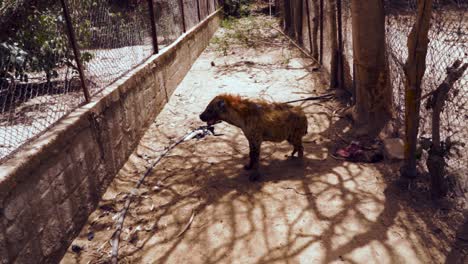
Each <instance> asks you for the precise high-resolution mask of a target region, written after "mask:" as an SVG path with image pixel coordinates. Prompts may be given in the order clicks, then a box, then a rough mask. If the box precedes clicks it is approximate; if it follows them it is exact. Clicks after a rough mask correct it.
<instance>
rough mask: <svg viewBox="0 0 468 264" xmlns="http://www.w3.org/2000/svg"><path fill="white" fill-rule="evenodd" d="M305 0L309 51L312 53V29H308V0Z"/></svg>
mask: <svg viewBox="0 0 468 264" xmlns="http://www.w3.org/2000/svg"><path fill="white" fill-rule="evenodd" d="M305 1H306V9H307V10H306V11H307V27H308V28H309V45H310V53H311V54H312V30H311V29H310V8H309V0H305Z"/></svg>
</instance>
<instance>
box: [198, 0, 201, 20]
mask: <svg viewBox="0 0 468 264" xmlns="http://www.w3.org/2000/svg"><path fill="white" fill-rule="evenodd" d="M197 13H198V22H201V14H200V0H197Z"/></svg>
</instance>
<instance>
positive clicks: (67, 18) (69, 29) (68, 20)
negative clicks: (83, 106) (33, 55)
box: [60, 0, 91, 103]
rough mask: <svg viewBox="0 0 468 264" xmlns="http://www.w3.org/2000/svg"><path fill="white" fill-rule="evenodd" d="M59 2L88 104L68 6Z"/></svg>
mask: <svg viewBox="0 0 468 264" xmlns="http://www.w3.org/2000/svg"><path fill="white" fill-rule="evenodd" d="M60 2H61V3H62V9H63V15H64V17H65V23H66V25H67V33H68V39H69V40H70V44H71V46H72V49H73V55H75V61H76V66H77V67H78V74H79V75H80V80H81V86H82V87H83V94H84V97H85V101H86V102H87V103H89V101H90V98H91V96H90V94H89V90H88V86H87V85H86V79H85V75H84V71H83V64H81V54H80V50H79V49H78V43H77V42H76V36H75V31H73V24H72V21H71V17H70V13H69V12H68V6H67V4H66V3H65V0H60Z"/></svg>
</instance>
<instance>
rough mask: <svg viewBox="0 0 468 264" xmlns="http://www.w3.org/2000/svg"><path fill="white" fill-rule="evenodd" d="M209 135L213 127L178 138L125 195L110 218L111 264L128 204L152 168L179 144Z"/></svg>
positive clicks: (113, 261)
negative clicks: (112, 229) (112, 225)
mask: <svg viewBox="0 0 468 264" xmlns="http://www.w3.org/2000/svg"><path fill="white" fill-rule="evenodd" d="M217 123H219V122H217ZM209 134H212V135H216V134H215V133H214V127H213V126H200V127H199V128H197V129H194V130H193V131H192V132H189V133H187V134H186V135H185V136H183V137H182V138H180V139H179V140H178V141H176V142H175V143H173V144H172V145H170V146H169V147H167V148H166V150H165V151H164V152H163V153H162V154H161V155H160V156H159V157H158V158H157V159H156V160H155V161H154V162H153V163H152V164H151V166H149V167H148V169H147V170H146V172H145V174H143V175H142V176H141V177H140V179H139V180H138V182H137V185H136V186H135V188H134V189H133V190H132V191H131V192H130V193H129V194H128V195H126V197H125V199H126V201H125V205H124V208H123V209H122V211H121V212H120V213H118V214H116V215H115V216H114V217H113V218H112V219H113V220H116V221H117V224H116V230H115V232H114V233H113V234H112V237H111V242H110V243H111V245H112V253H111V263H113V264H117V263H118V253H119V242H120V234H121V233H122V228H123V224H124V220H125V216H126V215H127V212H128V209H129V208H130V204H131V202H132V201H133V199H134V198H135V197H138V196H139V195H141V194H142V193H141V192H139V191H138V189H139V188H140V186H141V185H142V184H143V181H144V180H145V178H146V177H147V176H148V175H149V174H150V173H151V171H152V170H153V169H154V167H156V165H157V164H158V163H159V162H160V161H161V160H162V159H163V158H164V157H166V156H167V154H168V153H169V152H170V151H171V150H172V149H174V148H175V147H177V146H178V145H179V144H180V143H182V142H184V141H188V140H190V139H193V138H197V139H200V138H203V137H205V136H206V135H209ZM193 217H194V213H192V217H191V218H190V221H189V223H188V224H187V226H186V227H185V228H184V230H183V231H182V232H181V233H180V234H179V235H178V236H181V235H182V234H183V233H184V232H185V231H186V230H187V229H188V228H189V226H190V224H191V223H192V221H193Z"/></svg>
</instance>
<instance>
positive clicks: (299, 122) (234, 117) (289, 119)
mask: <svg viewBox="0 0 468 264" xmlns="http://www.w3.org/2000/svg"><path fill="white" fill-rule="evenodd" d="M200 119H201V120H202V121H204V122H207V123H208V125H212V124H214V123H216V122H217V121H225V122H227V123H229V124H231V125H234V126H236V127H239V128H240V129H242V131H243V132H244V135H245V136H246V138H247V140H248V141H249V149H250V162H249V164H247V165H245V166H244V168H245V169H246V170H252V173H251V174H250V177H249V179H250V180H251V181H254V180H257V179H258V177H259V173H258V167H259V157H260V146H261V144H262V142H263V141H272V142H281V141H284V140H287V141H288V142H289V143H290V144H291V145H292V146H293V147H294V150H293V152H292V154H291V156H294V155H295V154H296V153H297V154H298V157H299V158H302V157H303V155H304V147H303V146H302V137H304V136H305V135H306V134H307V118H306V116H305V114H304V112H303V111H302V109H301V108H299V107H293V106H291V105H288V104H284V103H269V102H266V101H262V100H250V99H243V98H241V97H240V96H236V95H230V94H222V95H218V96H216V97H215V98H214V99H213V100H212V101H211V102H210V103H209V104H208V106H207V107H206V109H205V111H204V112H203V113H202V114H201V115H200Z"/></svg>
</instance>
